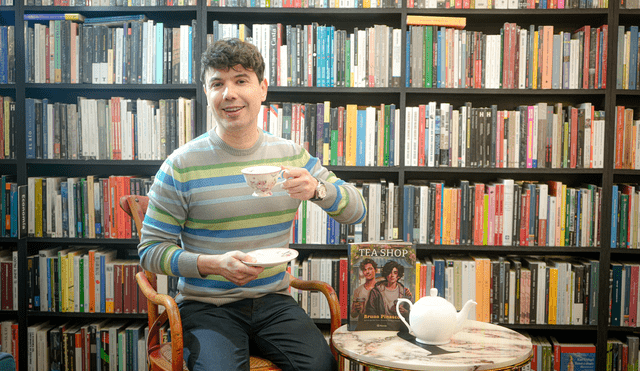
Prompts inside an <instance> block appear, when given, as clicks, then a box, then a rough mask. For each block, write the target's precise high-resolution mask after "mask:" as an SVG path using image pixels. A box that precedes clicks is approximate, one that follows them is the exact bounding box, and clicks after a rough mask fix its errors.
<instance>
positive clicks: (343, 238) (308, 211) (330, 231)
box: [289, 200, 349, 245]
mask: <svg viewBox="0 0 640 371" xmlns="http://www.w3.org/2000/svg"><path fill="white" fill-rule="evenodd" d="M348 233H349V228H348V226H347V225H345V224H340V223H338V222H336V221H335V220H334V219H333V218H331V217H330V216H329V215H327V213H326V212H325V211H324V210H322V209H321V208H320V207H319V206H318V205H316V204H314V203H313V202H309V201H306V200H305V201H302V204H301V205H300V206H299V207H298V210H297V212H296V216H295V218H294V220H293V227H292V228H291V236H290V238H289V242H290V243H296V244H322V245H337V244H345V243H346V242H347V236H348Z"/></svg>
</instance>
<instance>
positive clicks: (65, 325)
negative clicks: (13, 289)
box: [3, 319, 149, 371]
mask: <svg viewBox="0 0 640 371" xmlns="http://www.w3.org/2000/svg"><path fill="white" fill-rule="evenodd" d="M3 323H4V322H3ZM148 335H149V331H148V328H147V324H146V321H141V320H135V321H127V320H119V319H112V320H100V321H98V320H71V321H67V322H54V321H45V322H39V323H34V324H31V325H29V326H28V327H27V341H28V345H27V355H28V360H27V362H28V366H27V368H26V369H27V370H28V371H48V370H50V371H127V370H130V371H142V370H145V369H147V343H146V340H147V338H148Z"/></svg>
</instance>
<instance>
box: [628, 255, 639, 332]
mask: <svg viewBox="0 0 640 371" xmlns="http://www.w3.org/2000/svg"><path fill="white" fill-rule="evenodd" d="M638 273H639V267H638V266H637V265H632V266H631V281H630V284H631V286H630V293H629V326H630V327H636V326H637V323H638V313H637V311H638Z"/></svg>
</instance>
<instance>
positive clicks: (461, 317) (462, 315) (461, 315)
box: [456, 300, 477, 332]
mask: <svg viewBox="0 0 640 371" xmlns="http://www.w3.org/2000/svg"><path fill="white" fill-rule="evenodd" d="M476 304H477V303H476V302H475V301H473V300H469V301H468V302H466V303H465V305H464V307H462V310H461V311H460V312H458V314H457V315H456V318H457V321H456V332H458V331H460V330H462V325H463V324H464V321H465V320H466V319H467V317H469V310H471V308H473V307H474V306H475V305H476Z"/></svg>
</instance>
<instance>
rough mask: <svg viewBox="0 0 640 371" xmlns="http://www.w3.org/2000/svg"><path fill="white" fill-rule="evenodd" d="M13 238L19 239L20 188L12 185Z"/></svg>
mask: <svg viewBox="0 0 640 371" xmlns="http://www.w3.org/2000/svg"><path fill="white" fill-rule="evenodd" d="M10 192H11V194H10V196H11V237H18V187H17V185H16V186H14V185H13V184H12V185H11V191H10ZM39 306H40V305H38V307H39Z"/></svg>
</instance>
